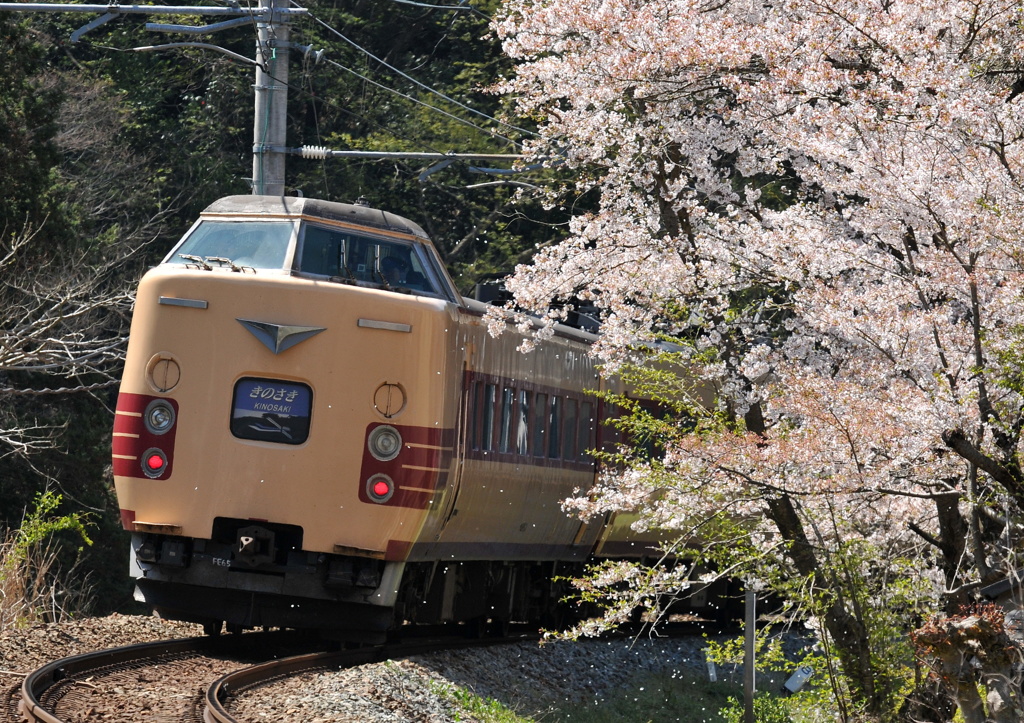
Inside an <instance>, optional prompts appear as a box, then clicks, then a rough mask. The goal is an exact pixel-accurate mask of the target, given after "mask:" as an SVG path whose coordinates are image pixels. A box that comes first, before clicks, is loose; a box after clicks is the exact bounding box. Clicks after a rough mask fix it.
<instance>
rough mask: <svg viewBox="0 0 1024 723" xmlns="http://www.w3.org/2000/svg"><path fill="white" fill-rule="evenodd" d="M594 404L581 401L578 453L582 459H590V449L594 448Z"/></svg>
mask: <svg viewBox="0 0 1024 723" xmlns="http://www.w3.org/2000/svg"><path fill="white" fill-rule="evenodd" d="M594 426H595V425H594V405H593V404H591V403H590V402H581V403H580V428H579V434H580V438H579V446H578V447H577V449H576V453H577V455H578V456H579V458H580V459H583V460H588V461H589V460H590V459H591V454H590V450H592V449H593V448H594Z"/></svg>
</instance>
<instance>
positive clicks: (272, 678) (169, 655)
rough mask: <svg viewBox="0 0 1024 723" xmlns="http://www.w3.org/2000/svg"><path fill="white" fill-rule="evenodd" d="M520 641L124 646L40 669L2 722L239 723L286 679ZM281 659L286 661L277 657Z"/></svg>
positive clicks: (247, 640)
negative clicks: (243, 705) (338, 647)
mask: <svg viewBox="0 0 1024 723" xmlns="http://www.w3.org/2000/svg"><path fill="white" fill-rule="evenodd" d="M526 639H528V637H527V636H522V635H520V636H515V637H510V638H501V639H498V638H493V639H482V640H466V639H465V638H453V637H434V638H429V639H426V640H415V641H412V642H408V643H402V644H394V645H387V646H375V647H366V648H357V649H353V650H344V651H322V650H321V651H319V652H315V653H309V652H306V653H303V654H298V655H296V654H294V653H295V650H296V649H298V648H301V647H302V646H305V647H306V648H309V647H311V646H313V643H312V642H310V641H305V642H304V643H298V642H297V641H296V640H295V639H294V638H293V637H288V636H285V634H283V633H250V634H247V635H232V636H226V637H224V638H210V637H201V638H186V639H182V640H174V641H163V642H158V643H146V644H140V645H131V646H127V647H121V648H112V649H109V650H103V651H98V652H94V653H87V654H84V655H76V656H72V657H68V658H63V659H61V660H56V661H53V662H51V663H48V664H46V665H44V666H42V667H40V668H38V669H37V670H35V671H33V672H32V673H30V674H29V675H27V676H26V677H25V679H24V682H23V683H22V685H21V686H20V688H14V689H11V690H9V691H8V694H7V702H6V711H5V712H6V718H5V720H7V721H29V722H30V723H36V722H38V723H71V722H72V721H81V720H88V721H93V720H96V721H128V720H153V721H167V722H168V723H170V722H171V721H177V722H181V723H244V721H245V720H246V719H245V718H241V717H235V714H233V713H232V709H233V705H234V704H235V703H236V702H238V701H239V700H240V699H242V698H244V696H245V695H246V693H247V692H249V691H255V690H258V689H260V688H262V687H263V686H266V685H272V684H274V683H276V682H280V681H282V680H286V679H288V678H290V677H293V676H297V675H302V674H308V673H315V672H318V671H333V670H339V669H343V668H347V667H353V666H357V665H364V664H367V663H373V662H379V661H383V660H387V659H392V658H400V657H406V656H409V655H416V654H422V653H429V652H434V651H437V650H442V649H452V648H455V647H474V646H483V645H495V644H502V643H509V642H521V641H523V640H526ZM282 655H287V656H288V657H280V656H282Z"/></svg>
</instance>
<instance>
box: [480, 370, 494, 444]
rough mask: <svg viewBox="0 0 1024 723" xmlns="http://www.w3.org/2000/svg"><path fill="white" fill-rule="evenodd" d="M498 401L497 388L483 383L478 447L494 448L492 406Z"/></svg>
mask: <svg viewBox="0 0 1024 723" xmlns="http://www.w3.org/2000/svg"><path fill="white" fill-rule="evenodd" d="M497 402H498V388H497V387H496V386H494V385H493V384H485V385H484V418H483V427H482V429H481V433H482V436H483V438H482V439H481V440H480V449H494V406H495V404H497Z"/></svg>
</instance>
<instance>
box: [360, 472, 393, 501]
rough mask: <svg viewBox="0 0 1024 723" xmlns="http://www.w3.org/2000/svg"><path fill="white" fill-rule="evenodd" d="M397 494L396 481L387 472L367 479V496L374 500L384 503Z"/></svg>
mask: <svg viewBox="0 0 1024 723" xmlns="http://www.w3.org/2000/svg"><path fill="white" fill-rule="evenodd" d="M393 494H395V482H394V480H392V479H391V478H390V477H388V476H387V475H386V474H375V475H374V476H373V477H371V478H370V479H368V480H366V496H367V497H369V498H370V499H371V500H373V501H374V502H377V503H380V504H383V503H384V502H387V501H388V500H390V499H391V495H393Z"/></svg>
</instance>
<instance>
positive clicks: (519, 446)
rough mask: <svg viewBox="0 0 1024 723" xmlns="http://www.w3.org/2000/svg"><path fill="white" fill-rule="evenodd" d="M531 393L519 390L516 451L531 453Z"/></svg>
mask: <svg viewBox="0 0 1024 723" xmlns="http://www.w3.org/2000/svg"><path fill="white" fill-rule="evenodd" d="M529 419H530V394H529V392H527V391H526V390H525V389H520V390H519V404H518V406H517V409H516V452H518V453H519V454H529V453H530V426H529Z"/></svg>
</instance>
